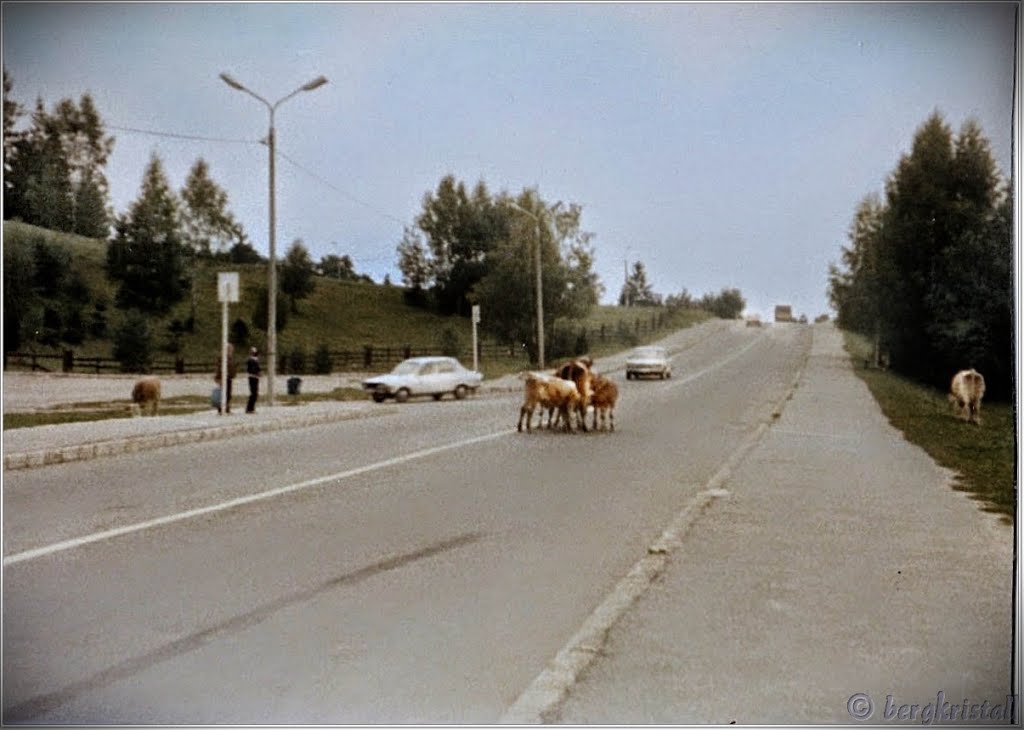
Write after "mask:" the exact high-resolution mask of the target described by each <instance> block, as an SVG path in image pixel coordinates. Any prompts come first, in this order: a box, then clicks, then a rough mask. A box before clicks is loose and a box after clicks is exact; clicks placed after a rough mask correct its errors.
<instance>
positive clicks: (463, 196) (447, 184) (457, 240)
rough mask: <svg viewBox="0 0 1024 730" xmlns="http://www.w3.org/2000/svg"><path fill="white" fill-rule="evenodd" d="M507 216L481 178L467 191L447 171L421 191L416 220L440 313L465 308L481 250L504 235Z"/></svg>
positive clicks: (480, 270) (481, 264)
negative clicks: (433, 186) (432, 186)
mask: <svg viewBox="0 0 1024 730" xmlns="http://www.w3.org/2000/svg"><path fill="white" fill-rule="evenodd" d="M507 220H508V217H507V214H505V213H503V212H501V211H498V210H497V209H496V207H495V202H494V201H493V200H492V198H491V195H490V193H489V192H488V190H487V186H486V185H485V184H484V183H483V182H482V181H481V182H479V183H477V185H476V187H475V188H474V190H473V193H472V196H470V195H469V194H468V193H467V192H466V187H465V185H464V184H463V183H461V182H456V181H455V178H454V176H452V175H447V176H445V177H444V178H443V179H442V180H441V182H440V184H439V185H438V188H437V192H436V194H432V193H427V194H426V195H425V196H424V199H423V212H422V213H421V214H420V215H419V217H418V218H417V219H416V225H417V226H418V227H419V229H420V230H421V231H422V232H423V233H424V235H425V236H426V238H427V245H428V248H429V251H430V256H429V259H428V260H429V264H430V278H432V279H433V282H434V287H433V289H434V299H435V302H436V304H437V307H438V309H439V311H440V312H441V313H443V314H460V315H468V314H469V312H470V302H469V299H468V294H469V292H470V291H472V289H473V286H474V285H475V284H476V282H478V281H479V280H480V279H481V277H482V276H483V275H484V274H485V273H486V265H485V258H486V256H487V253H488V252H489V251H490V250H491V249H492V248H493V247H494V246H495V244H496V242H497V241H499V240H500V239H502V238H504V237H505V236H506V235H507Z"/></svg>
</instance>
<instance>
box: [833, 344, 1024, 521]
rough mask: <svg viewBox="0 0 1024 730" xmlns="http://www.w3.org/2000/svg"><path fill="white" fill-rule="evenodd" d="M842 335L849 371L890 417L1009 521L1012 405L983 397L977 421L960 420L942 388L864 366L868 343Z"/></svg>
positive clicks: (1012, 500)
mask: <svg viewBox="0 0 1024 730" xmlns="http://www.w3.org/2000/svg"><path fill="white" fill-rule="evenodd" d="M844 336H845V341H846V349H847V352H849V353H850V355H851V358H852V359H853V363H854V371H855V372H856V374H857V375H858V377H860V378H861V380H863V381H864V382H865V383H866V384H867V386H868V388H869V389H870V390H871V393H872V395H873V396H874V397H875V400H876V401H878V404H879V405H880V406H881V408H882V412H883V413H885V416H886V417H887V418H888V419H889V422H890V423H892V425H893V426H894V427H896V428H897V429H899V430H900V431H902V432H903V434H904V435H905V436H906V438H907V440H908V441H910V442H911V443H914V444H917V445H918V446H920V447H921V448H923V449H924V450H925V451H926V452H927V453H928V454H929V455H930V456H931V457H932V458H933V459H935V461H936V462H938V463H939V464H941V465H942V466H944V467H947V468H949V469H952V470H953V471H955V472H956V473H957V475H958V476H957V481H956V488H957V489H960V490H963V491H966V492H969V493H970V494H971V495H972V496H973V497H974V498H975V499H977V500H978V501H979V502H980V503H981V505H982V509H984V510H985V511H988V512H996V513H999V514H1002V515H1004V519H1005V520H1006V521H1007V522H1010V521H1012V519H1013V517H1014V515H1015V514H1016V490H1015V488H1014V459H1015V456H1016V437H1015V433H1014V415H1013V407H1012V405H1011V404H1010V403H998V402H984V401H983V404H982V413H981V415H982V425H981V426H974V425H972V424H968V423H965V422H964V421H962V420H960V419H958V418H956V417H955V416H954V414H953V408H952V406H951V404H950V403H949V402H948V400H947V398H946V393H944V392H940V391H938V390H936V389H934V388H930V387H927V386H924V385H921V384H920V383H916V382H914V381H912V380H909V379H907V378H904V377H901V376H900V375H898V374H896V373H893V372H890V371H882V370H874V369H866V368H864V367H863V363H864V361H865V359H866V358H867V357H868V356H869V354H870V352H871V345H870V343H869V342H868V341H867V340H866V339H865V338H863V337H861V336H859V335H856V334H852V333H849V332H846V333H844Z"/></svg>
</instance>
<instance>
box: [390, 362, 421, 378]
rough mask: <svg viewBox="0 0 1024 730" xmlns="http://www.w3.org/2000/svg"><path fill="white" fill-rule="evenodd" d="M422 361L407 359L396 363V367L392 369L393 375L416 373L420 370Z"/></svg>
mask: <svg viewBox="0 0 1024 730" xmlns="http://www.w3.org/2000/svg"><path fill="white" fill-rule="evenodd" d="M421 365H422V363H418V362H412V361H411V360H406V361H405V362H400V363H398V364H397V365H395V369H394V370H392V371H391V374H392V375H415V374H416V373H418V372H419V370H420V367H421Z"/></svg>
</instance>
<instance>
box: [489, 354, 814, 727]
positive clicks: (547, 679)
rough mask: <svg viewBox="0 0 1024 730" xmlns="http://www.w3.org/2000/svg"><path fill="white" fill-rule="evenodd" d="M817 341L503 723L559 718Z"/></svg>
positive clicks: (778, 406) (773, 414) (767, 424)
mask: <svg viewBox="0 0 1024 730" xmlns="http://www.w3.org/2000/svg"><path fill="white" fill-rule="evenodd" d="M812 346H813V340H812V342H811V343H810V344H809V345H808V348H807V352H806V353H805V355H804V358H803V362H802V363H801V364H800V367H799V368H798V369H797V372H796V375H795V376H794V378H793V380H792V381H791V383H790V385H789V387H788V388H786V391H785V393H784V394H783V396H782V397H781V398H779V400H778V401H776V402H775V404H774V405H773V406H772V408H771V411H770V413H769V415H768V417H767V418H766V419H765V420H763V421H762V422H761V423H760V424H759V425H758V427H757V428H756V429H755V430H754V431H753V432H752V433H751V434H750V435H748V436H747V437H746V438H745V439H744V440H743V442H742V443H741V444H740V445H739V446H738V447H736V449H735V450H733V452H732V453H731V454H729V456H728V457H727V458H726V460H725V461H724V462H723V463H722V465H721V466H720V467H719V468H718V469H717V470H716V472H715V474H714V475H713V476H712V477H711V478H710V479H709V480H708V481H707V482H706V483H705V484H704V486H703V489H702V490H701V491H700V492H698V493H697V494H696V495H695V496H694V497H693V499H691V500H690V501H689V502H688V503H687V504H686V506H685V507H683V509H682V510H681V511H680V512H678V513H677V514H676V516H675V518H674V519H673V520H672V522H671V524H669V526H668V527H667V528H665V530H664V531H663V532H662V533H661V535H660V536H659V538H658V539H657V540H656V541H655V542H654V543H652V544H651V545H650V546H649V547H648V548H647V554H646V555H644V556H643V557H641V558H640V559H639V560H638V561H637V562H636V563H635V564H634V565H633V567H632V568H631V569H630V571H629V573H627V574H626V576H625V577H624V578H622V580H620V581H619V582H618V584H616V586H615V588H613V589H612V591H611V592H610V593H609V594H608V595H607V596H605V598H604V600H603V601H602V602H601V603H600V604H599V605H598V606H597V608H595V609H594V611H593V612H592V613H591V614H590V615H589V616H588V617H587V619H586V620H585V621H584V622H583V625H582V626H581V627H580V628H579V630H578V631H577V632H576V633H575V634H574V635H573V636H572V638H570V639H569V641H568V643H566V645H565V646H564V647H563V648H562V649H561V650H560V651H559V652H558V654H556V655H555V657H554V658H553V659H552V660H551V661H550V662H549V663H548V665H547V667H545V669H544V670H543V671H542V672H541V673H540V674H539V675H538V676H537V677H536V678H535V679H534V680H533V682H531V683H530V685H529V686H528V687H527V688H526V690H525V691H524V692H523V693H522V694H521V695H520V696H519V697H518V698H517V699H516V701H515V702H514V703H513V704H512V705H511V706H510V707H509V708H508V709H507V710H506V711H505V713H504V715H503V716H502V717H501V719H500V720H499V721H498V724H500V725H543V724H550V723H557V714H558V711H559V707H560V706H561V705H562V703H563V702H564V701H565V699H566V698H567V697H568V695H569V691H570V690H571V688H572V686H573V685H574V684H576V682H577V681H578V679H579V677H580V676H581V675H582V673H583V672H584V671H585V670H586V668H587V667H589V666H590V664H591V663H593V661H594V659H595V658H597V657H598V656H600V654H601V652H602V650H603V647H604V645H605V643H606V641H607V638H608V634H609V632H610V631H611V629H612V628H613V627H614V626H615V624H616V623H618V621H619V619H620V618H622V616H623V614H625V612H626V611H627V610H628V609H629V607H630V606H631V605H633V603H634V602H636V600H637V599H638V598H640V596H642V595H643V594H644V593H645V592H646V591H647V590H648V588H650V587H651V585H652V584H653V583H654V581H655V580H656V579H657V578H658V576H660V575H661V574H662V573H664V571H665V569H666V568H667V567H668V561H669V556H670V555H671V554H672V553H673V552H675V551H676V550H678V549H679V548H681V547H682V545H683V538H684V537H685V535H686V532H687V531H688V530H689V528H690V526H691V525H692V524H693V523H694V522H696V521H697V519H699V518H700V516H701V515H702V514H704V512H705V511H706V510H707V509H708V508H709V507H710V506H711V505H712V504H713V503H714V501H715V500H716V499H718V498H720V497H727V496H728V495H729V492H728V491H727V490H726V489H725V484H726V483H727V482H728V480H729V478H730V476H731V475H732V472H733V470H734V469H735V468H736V467H737V466H739V464H740V463H741V462H742V461H743V459H744V458H746V457H747V455H748V454H749V453H750V452H751V451H752V450H753V449H754V448H755V447H756V446H757V445H758V444H759V443H760V442H761V439H762V438H763V437H764V435H765V434H766V433H767V432H768V430H769V429H770V428H771V426H772V424H774V423H775V421H776V420H777V419H778V417H779V416H780V415H781V413H782V409H783V408H784V407H785V404H786V402H787V401H789V400H790V398H792V396H793V393H794V391H795V390H796V388H797V387H798V386H799V383H800V380H801V378H802V377H803V374H804V370H805V369H806V367H807V362H808V360H809V358H810V354H811V347H812Z"/></svg>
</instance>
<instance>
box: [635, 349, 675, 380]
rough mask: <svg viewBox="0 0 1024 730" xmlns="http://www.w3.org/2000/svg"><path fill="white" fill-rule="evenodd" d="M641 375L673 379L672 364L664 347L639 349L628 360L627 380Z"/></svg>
mask: <svg viewBox="0 0 1024 730" xmlns="http://www.w3.org/2000/svg"><path fill="white" fill-rule="evenodd" d="M641 375H657V376H658V377H659V378H661V379H662V380H664V379H665V378H671V377H672V363H671V362H669V359H668V350H666V349H665V348H664V347H655V346H646V347H638V348H636V349H635V350H633V352H631V353H629V357H627V358H626V380H632V379H634V378H639V377H640V376H641Z"/></svg>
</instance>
